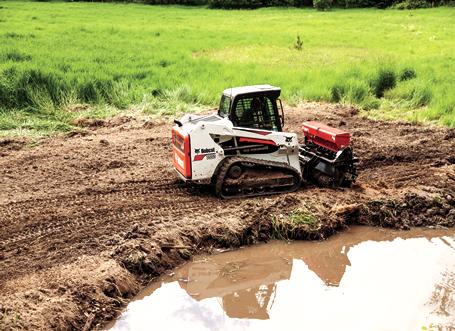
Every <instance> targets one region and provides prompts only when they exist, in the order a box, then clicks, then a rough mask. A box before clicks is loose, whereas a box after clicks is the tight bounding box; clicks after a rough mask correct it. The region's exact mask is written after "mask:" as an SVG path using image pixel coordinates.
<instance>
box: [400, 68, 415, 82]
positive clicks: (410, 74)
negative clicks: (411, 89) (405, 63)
mask: <svg viewBox="0 0 455 331" xmlns="http://www.w3.org/2000/svg"><path fill="white" fill-rule="evenodd" d="M416 77H417V74H416V72H415V70H414V69H412V68H404V69H403V70H401V73H400V81H401V82H403V81H406V80H410V79H414V78H416Z"/></svg>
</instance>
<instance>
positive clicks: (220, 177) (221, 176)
mask: <svg viewBox="0 0 455 331" xmlns="http://www.w3.org/2000/svg"><path fill="white" fill-rule="evenodd" d="M235 163H248V164H254V165H259V166H269V167H270V166H271V167H275V168H278V169H282V170H286V171H290V172H291V173H293V174H295V176H296V177H298V178H299V182H298V184H296V185H294V187H292V188H291V189H289V190H287V191H276V192H273V191H272V192H270V191H269V192H255V193H251V194H239V195H235V196H225V195H223V193H222V188H223V184H224V180H225V178H226V176H227V172H228V171H229V169H230V167H231V166H232V165H233V164H235ZM301 183H302V178H301V176H300V174H299V173H298V171H297V170H295V169H294V168H293V167H291V166H289V165H288V164H285V163H281V162H274V161H263V160H258V159H253V158H248V157H241V156H233V157H229V158H226V159H225V161H224V163H223V164H222V165H221V167H220V169H219V171H218V174H217V177H216V182H215V193H216V195H217V196H219V197H221V198H223V199H234V198H245V197H256V196H264V195H272V194H282V193H289V192H294V191H296V190H297V189H298V188H299V187H300V184H301Z"/></svg>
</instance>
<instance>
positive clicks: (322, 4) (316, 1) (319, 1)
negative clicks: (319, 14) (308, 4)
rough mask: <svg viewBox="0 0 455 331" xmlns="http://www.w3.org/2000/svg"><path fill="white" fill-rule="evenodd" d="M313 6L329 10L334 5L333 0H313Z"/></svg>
mask: <svg viewBox="0 0 455 331" xmlns="http://www.w3.org/2000/svg"><path fill="white" fill-rule="evenodd" d="M313 6H314V8H316V9H317V10H329V9H330V7H332V1H331V0H313Z"/></svg>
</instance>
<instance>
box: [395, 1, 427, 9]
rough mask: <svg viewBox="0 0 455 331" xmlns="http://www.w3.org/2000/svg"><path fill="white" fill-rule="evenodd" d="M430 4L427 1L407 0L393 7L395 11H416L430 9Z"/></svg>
mask: <svg viewBox="0 0 455 331" xmlns="http://www.w3.org/2000/svg"><path fill="white" fill-rule="evenodd" d="M428 7H430V4H429V2H428V1H425V0H406V1H403V2H399V3H397V4H395V5H393V8H395V9H401V10H402V9H416V8H428Z"/></svg>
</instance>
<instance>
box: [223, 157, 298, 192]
mask: <svg viewBox="0 0 455 331" xmlns="http://www.w3.org/2000/svg"><path fill="white" fill-rule="evenodd" d="M301 181H302V179H301V176H300V174H299V173H298V172H297V171H296V170H295V169H294V168H292V167H290V166H288V165H286V164H284V163H280V162H272V161H263V160H257V159H252V158H248V157H240V156H236V157H229V158H227V159H226V160H225V161H224V163H223V164H222V165H221V166H220V169H219V171H218V173H217V176H216V177H215V192H216V194H217V195H218V196H219V197H222V198H225V199H228V198H242V197H253V196H260V195H270V194H278V193H288V192H294V191H295V190H297V189H298V188H299V187H300V184H301Z"/></svg>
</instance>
